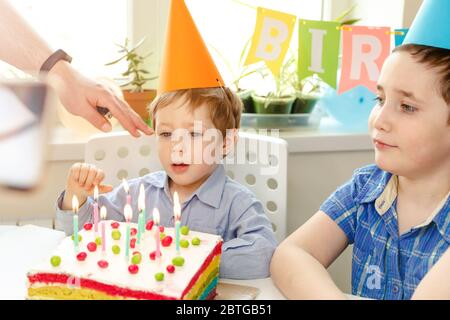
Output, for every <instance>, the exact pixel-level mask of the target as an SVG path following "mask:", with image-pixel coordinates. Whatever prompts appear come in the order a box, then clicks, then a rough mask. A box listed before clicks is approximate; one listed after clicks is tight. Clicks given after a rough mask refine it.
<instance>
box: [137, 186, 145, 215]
mask: <svg viewBox="0 0 450 320" xmlns="http://www.w3.org/2000/svg"><path fill="white" fill-rule="evenodd" d="M138 207H139V211H142V210H144V209H145V191H144V185H142V184H141V186H140V187H139V198H138Z"/></svg>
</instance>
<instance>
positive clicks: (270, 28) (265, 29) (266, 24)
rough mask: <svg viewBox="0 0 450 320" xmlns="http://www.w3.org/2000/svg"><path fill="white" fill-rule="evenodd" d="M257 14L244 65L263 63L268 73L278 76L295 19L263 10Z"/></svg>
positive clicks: (276, 12)
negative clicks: (268, 70)
mask: <svg viewBox="0 0 450 320" xmlns="http://www.w3.org/2000/svg"><path fill="white" fill-rule="evenodd" d="M257 12H258V14H257V17H256V27H255V32H254V34H253V38H252V45H251V47H250V50H249V53H248V55H247V59H246V60H245V63H244V65H249V64H253V63H256V62H259V61H265V63H266V65H267V67H268V68H269V69H270V71H271V72H272V73H273V74H274V75H275V76H278V75H279V74H280V69H281V65H282V63H283V60H284V57H285V56H286V52H287V50H288V49H289V43H290V41H291V37H292V33H293V31H294V26H295V22H296V20H297V17H296V16H293V15H290V14H286V13H283V12H279V11H274V10H269V9H264V8H258V9H257Z"/></svg>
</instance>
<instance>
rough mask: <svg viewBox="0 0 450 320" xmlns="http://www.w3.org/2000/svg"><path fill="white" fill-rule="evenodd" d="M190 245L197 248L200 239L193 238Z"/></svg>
mask: <svg viewBox="0 0 450 320" xmlns="http://www.w3.org/2000/svg"><path fill="white" fill-rule="evenodd" d="M192 244H193V245H194V246H198V245H199V244H200V239H199V238H197V237H195V238H194V239H192Z"/></svg>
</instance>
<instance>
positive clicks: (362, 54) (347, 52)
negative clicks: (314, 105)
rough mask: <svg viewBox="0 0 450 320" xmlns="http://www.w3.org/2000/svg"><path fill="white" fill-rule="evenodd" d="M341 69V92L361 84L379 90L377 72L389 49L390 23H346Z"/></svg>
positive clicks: (371, 89) (372, 89) (378, 72)
mask: <svg viewBox="0 0 450 320" xmlns="http://www.w3.org/2000/svg"><path fill="white" fill-rule="evenodd" d="M342 32H343V41H342V44H343V52H342V59H343V61H342V71H341V78H340V81H339V90H338V92H339V93H342V92H345V91H347V90H350V89H352V88H353V87H356V86H358V85H363V86H366V87H367V88H368V89H369V90H370V91H372V92H375V91H376V85H377V80H378V76H379V75H380V71H381V67H382V66H383V63H384V60H386V58H387V56H388V55H389V50H390V29H389V28H388V27H379V28H374V27H363V26H344V27H343V30H342Z"/></svg>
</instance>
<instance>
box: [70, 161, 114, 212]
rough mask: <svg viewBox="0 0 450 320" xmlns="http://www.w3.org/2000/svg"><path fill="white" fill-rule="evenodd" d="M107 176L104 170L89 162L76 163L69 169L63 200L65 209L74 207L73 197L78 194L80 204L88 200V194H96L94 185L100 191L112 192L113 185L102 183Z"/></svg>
mask: <svg viewBox="0 0 450 320" xmlns="http://www.w3.org/2000/svg"><path fill="white" fill-rule="evenodd" d="M104 178H105V173H104V172H103V170H101V169H98V168H96V167H95V166H94V165H92V164H88V163H75V164H74V165H73V166H72V167H71V168H70V170H69V174H68V175H67V182H66V192H65V195H64V200H63V208H62V209H63V210H71V209H72V197H73V196H74V195H76V196H77V198H78V201H79V203H80V206H82V205H83V204H84V202H86V199H87V197H88V196H90V195H93V194H94V187H95V186H97V187H98V192H99V194H100V193H105V192H110V191H112V189H113V186H111V185H102V184H101V183H102V181H103V179H104Z"/></svg>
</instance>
